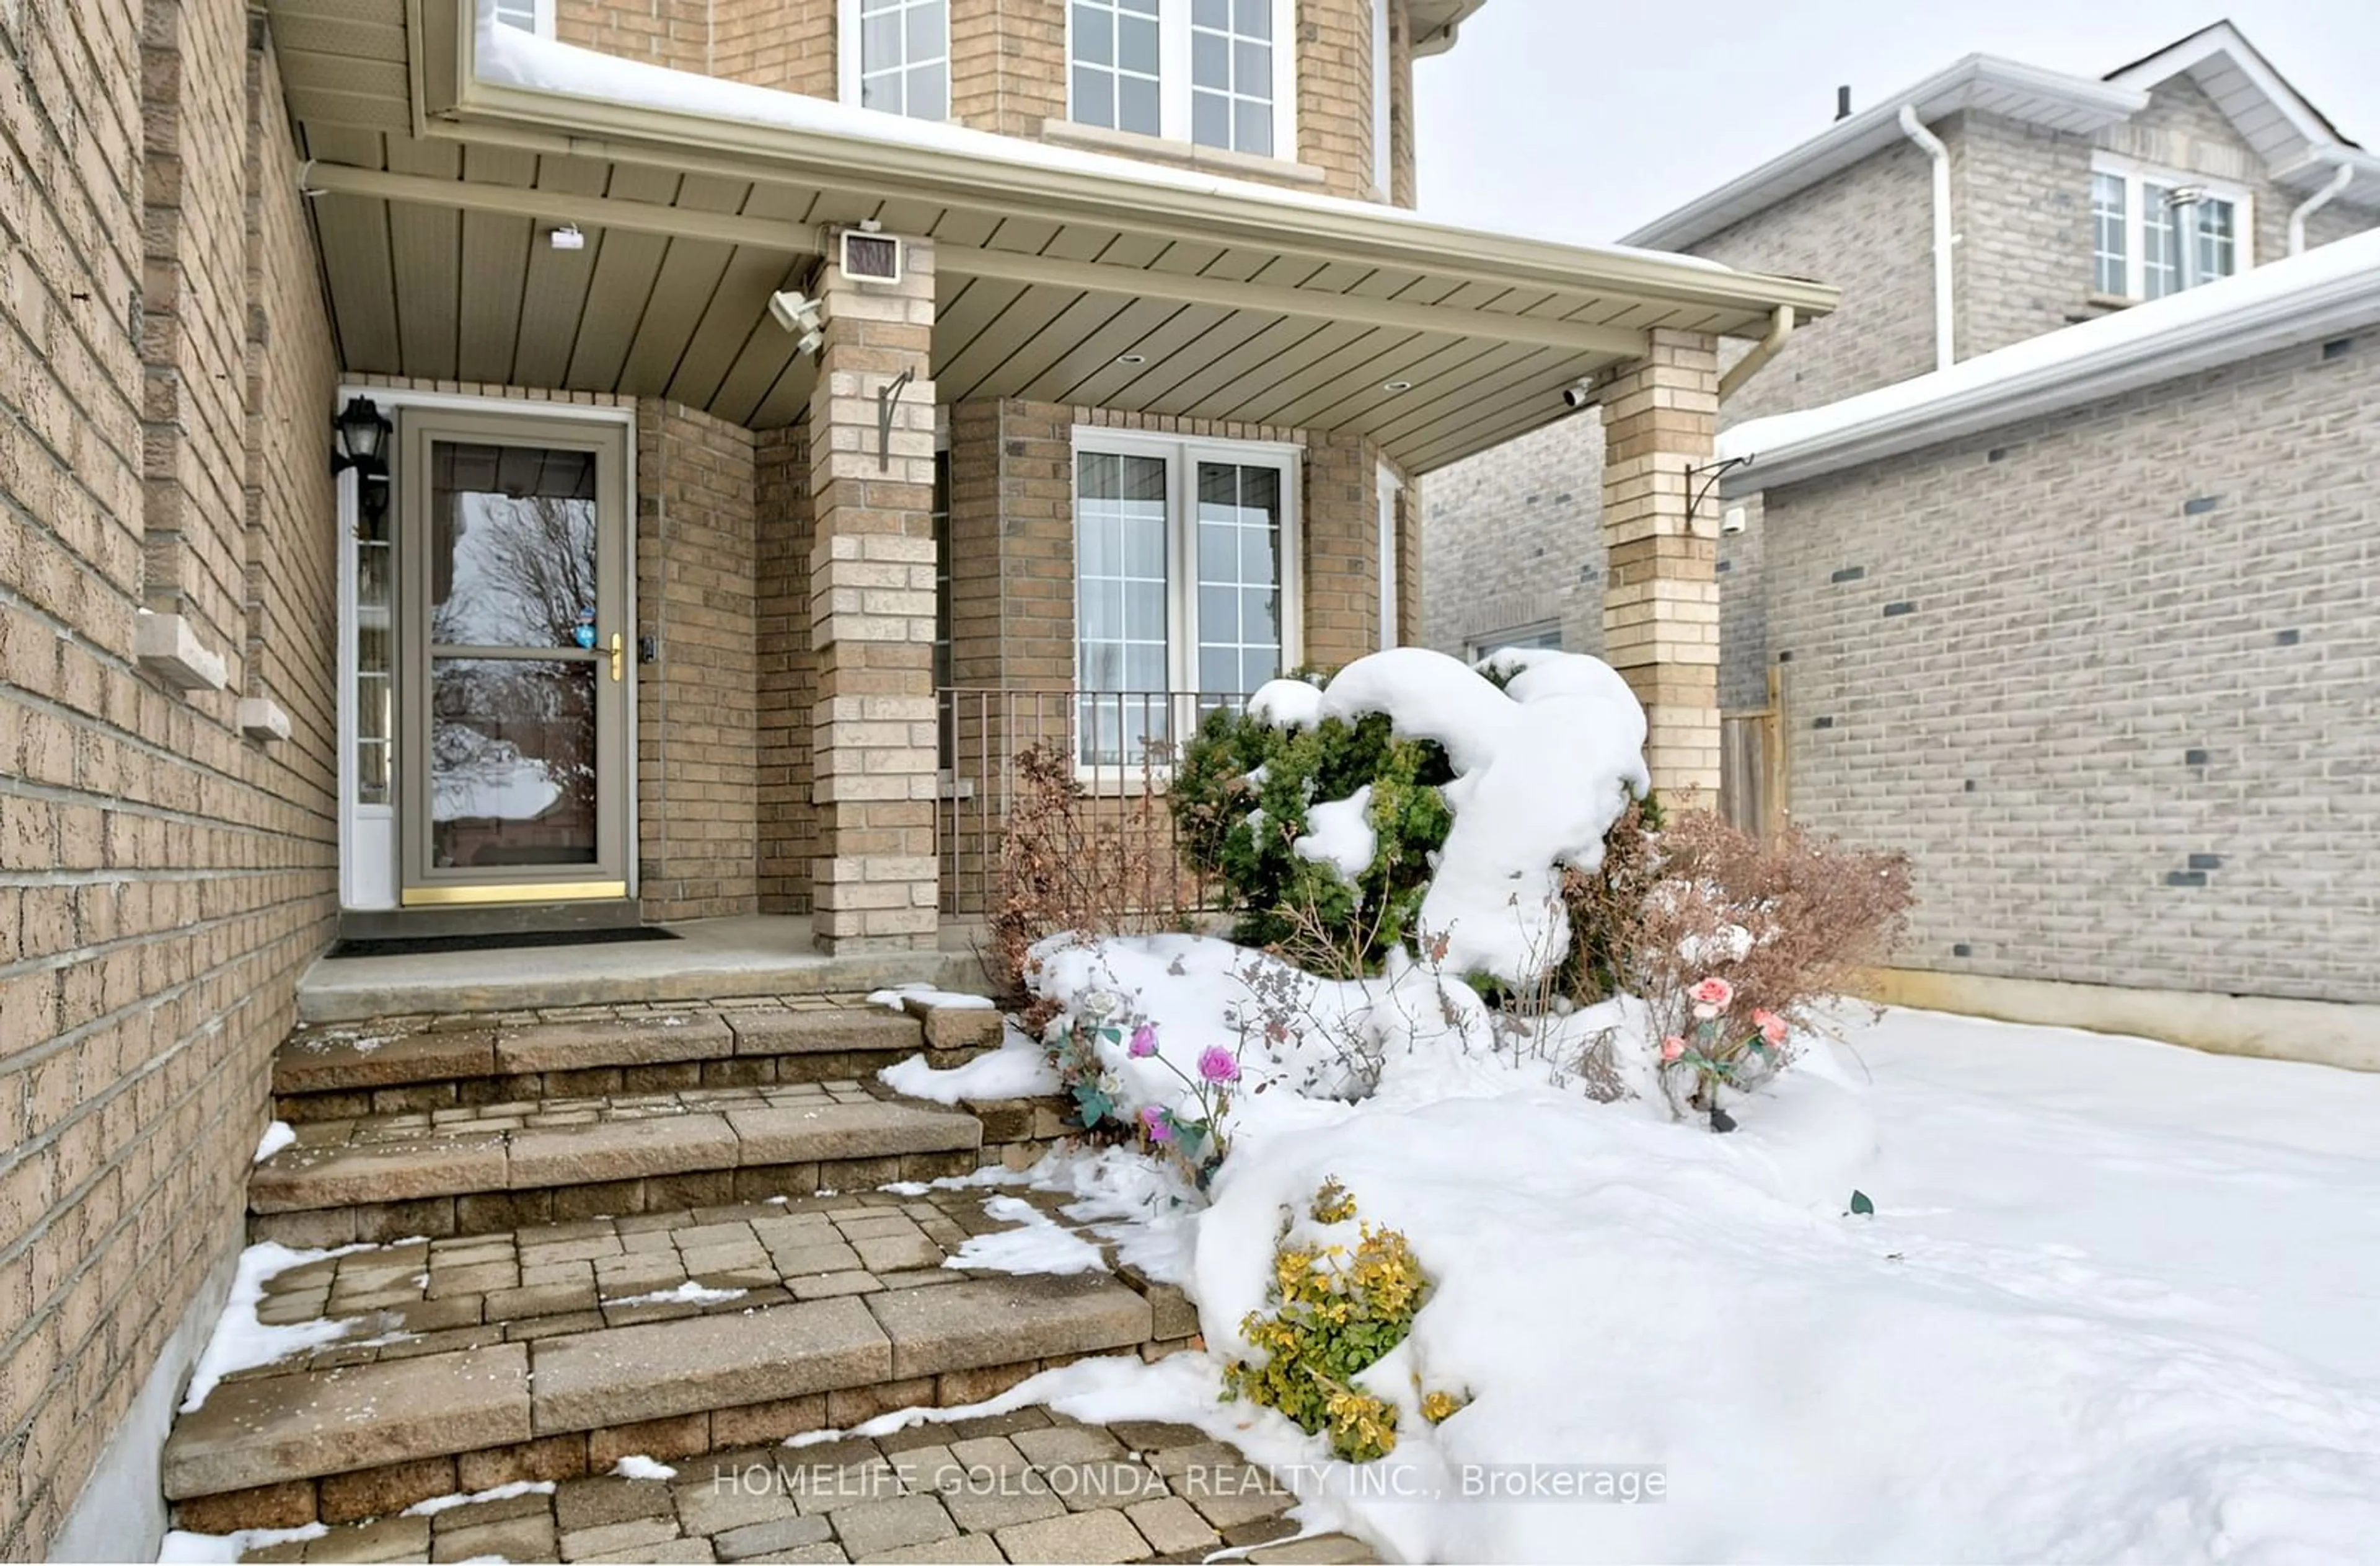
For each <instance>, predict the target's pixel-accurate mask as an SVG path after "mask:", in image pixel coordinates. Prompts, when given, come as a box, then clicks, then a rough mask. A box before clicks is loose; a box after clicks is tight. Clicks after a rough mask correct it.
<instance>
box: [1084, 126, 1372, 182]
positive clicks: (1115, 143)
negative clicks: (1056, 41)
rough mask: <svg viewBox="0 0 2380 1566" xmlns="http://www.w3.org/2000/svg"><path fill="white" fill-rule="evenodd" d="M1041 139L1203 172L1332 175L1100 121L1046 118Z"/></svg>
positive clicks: (1298, 177) (1302, 178) (1306, 177)
mask: <svg viewBox="0 0 2380 1566" xmlns="http://www.w3.org/2000/svg"><path fill="white" fill-rule="evenodd" d="M1041 140H1044V141H1054V142H1057V143H1058V144H1059V145H1060V146H1063V147H1080V148H1082V149H1083V150H1084V151H1086V152H1113V153H1115V154H1117V155H1118V156H1121V157H1127V158H1147V160H1149V161H1150V162H1152V163H1160V164H1173V165H1174V166H1176V167H1178V168H1195V169H1197V170H1198V171H1200V172H1201V173H1204V174H1221V175H1230V176H1234V177H1242V178H1247V177H1253V178H1257V179H1285V180H1290V181H1293V182H1294V183H1296V184H1299V185H1320V184H1322V183H1323V182H1324V181H1325V180H1326V179H1328V178H1329V177H1330V176H1328V175H1326V174H1324V173H1323V172H1322V170H1320V169H1318V168H1317V167H1315V166H1314V165H1313V164H1301V163H1293V162H1291V161H1290V160H1289V159H1287V158H1260V157H1257V155H1256V154H1254V153H1253V152H1230V151H1227V150H1225V149H1224V148H1221V147H1201V146H1200V145H1198V144H1197V143H1196V142H1195V141H1176V140H1172V139H1171V138H1169V137H1164V136H1143V135H1142V134H1141V133H1140V132H1138V131H1136V130H1110V129H1109V128H1107V127H1105V126H1100V125H1077V124H1075V122H1074V121H1072V120H1062V119H1046V120H1043V121H1042V122H1041Z"/></svg>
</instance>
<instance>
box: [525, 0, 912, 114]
mask: <svg viewBox="0 0 2380 1566" xmlns="http://www.w3.org/2000/svg"><path fill="white" fill-rule="evenodd" d="M537 3H538V5H539V6H540V7H548V6H552V5H553V0H537ZM859 7H860V0H835V14H834V54H835V95H836V97H837V99H838V100H839V101H840V102H842V103H846V104H848V105H850V106H851V107H852V108H855V109H856V108H859V107H861V103H860V99H861V96H862V93H861V91H860V78H861V77H862V76H863V75H864V74H865V71H864V69H863V62H862V61H861V59H860V57H859V14H860V13H859ZM942 62H943V63H942V100H943V101H942V108H943V111H944V112H943V116H942V123H948V121H949V120H950V118H951V115H950V113H949V110H950V107H951V105H952V104H953V103H957V102H958V83H957V81H956V80H955V79H953V72H952V67H953V63H954V62H953V60H952V58H951V8H950V6H948V5H944V6H943V7H942ZM904 68H906V67H904ZM901 117H902V118H904V119H924V118H925V117H926V116H925V115H902V116H901ZM929 123H933V122H929Z"/></svg>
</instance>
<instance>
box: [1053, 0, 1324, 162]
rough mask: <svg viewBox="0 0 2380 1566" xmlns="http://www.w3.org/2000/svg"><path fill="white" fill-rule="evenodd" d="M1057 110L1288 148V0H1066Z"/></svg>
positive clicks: (1270, 154) (1292, 40) (1293, 99)
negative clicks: (1062, 105) (1062, 84)
mask: <svg viewBox="0 0 2380 1566" xmlns="http://www.w3.org/2000/svg"><path fill="white" fill-rule="evenodd" d="M1066 103H1067V109H1066V114H1067V117H1068V118H1069V119H1072V120H1073V121H1074V122H1075V123H1076V124H1077V125H1095V126H1100V127H1105V128H1107V129H1110V130H1129V131H1135V132H1137V133H1138V134H1140V135H1143V136H1161V137H1164V138H1167V139H1169V140H1175V141H1191V142H1196V144H1198V145H1199V146H1202V147H1220V148H1223V149H1225V150H1227V151H1230V152H1246V153H1250V154H1252V155H1254V156H1257V157H1266V158H1295V157H1296V156H1297V131H1296V103H1297V60H1296V5H1295V0H1067V6H1066Z"/></svg>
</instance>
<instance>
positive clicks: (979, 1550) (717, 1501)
mask: <svg viewBox="0 0 2380 1566" xmlns="http://www.w3.org/2000/svg"><path fill="white" fill-rule="evenodd" d="M669 1466H671V1467H672V1468H674V1470H675V1472H674V1475H673V1476H672V1477H670V1478H668V1479H660V1478H644V1479H631V1478H624V1477H620V1476H617V1475H605V1476H603V1477H600V1478H586V1479H569V1480H565V1481H563V1482H562V1483H561V1484H559V1485H557V1486H555V1487H553V1489H552V1490H551V1492H550V1493H532V1494H528V1495H519V1496H513V1497H509V1498H505V1499H492V1500H483V1501H475V1502H470V1503H468V1504H462V1505H453V1506H447V1507H444V1508H443V1509H441V1510H437V1511H433V1512H431V1514H429V1515H426V1516H425V1515H419V1514H415V1515H398V1516H394V1517H384V1518H379V1519H376V1520H373V1521H370V1522H364V1523H353V1524H343V1525H341V1526H338V1527H334V1528H332V1529H330V1530H329V1531H328V1532H327V1533H325V1534H323V1535H322V1536H321V1537H319V1538H315V1539H312V1540H307V1541H298V1542H294V1543H285V1544H279V1545H273V1546H269V1547H266V1548H261V1549H255V1550H251V1551H249V1553H248V1554H247V1555H246V1556H244V1557H243V1558H242V1559H243V1560H260V1561H262V1560H272V1561H393V1560H439V1561H460V1560H473V1559H483V1558H487V1557H493V1556H502V1557H504V1558H505V1559H508V1560H565V1561H581V1560H587V1561H604V1560H676V1561H710V1560H721V1561H744V1560H751V1561H771V1560H786V1561H829V1562H832V1561H845V1560H849V1561H873V1560H881V1561H951V1562H965V1561H990V1562H997V1561H1053V1562H1056V1561H1085V1562H1097V1561H1118V1562H1121V1561H1143V1560H1147V1561H1194V1560H1204V1559H1205V1558H1206V1557H1207V1555H1208V1554H1209V1553H1211V1552H1213V1551H1215V1550H1218V1549H1223V1548H1231V1547H1242V1548H1246V1547H1254V1548H1251V1549H1250V1550H1249V1553H1248V1555H1247V1557H1246V1559H1248V1560H1254V1561H1256V1562H1257V1566H1270V1563H1273V1562H1290V1561H1305V1562H1334V1561H1344V1562H1365V1561H1371V1560H1377V1559H1378V1558H1377V1557H1376V1556H1374V1555H1373V1554H1372V1553H1371V1552H1370V1551H1369V1550H1368V1549H1367V1548H1366V1547H1365V1546H1364V1545H1363V1544H1362V1543H1361V1541H1359V1540H1355V1539H1352V1538H1348V1537H1346V1536H1343V1535H1330V1536H1317V1537H1311V1538H1302V1539H1296V1540H1295V1541H1294V1542H1293V1543H1281V1542H1278V1541H1281V1540H1285V1539H1289V1538H1291V1537H1292V1536H1293V1535H1294V1534H1295V1533H1296V1531H1297V1529H1296V1524H1293V1522H1291V1521H1290V1520H1289V1519H1288V1518H1286V1517H1284V1516H1283V1515H1282V1513H1283V1512H1284V1511H1287V1509H1288V1508H1289V1507H1290V1505H1291V1504H1292V1503H1293V1499H1294V1498H1293V1497H1292V1496H1291V1495H1290V1494H1289V1493H1288V1492H1287V1491H1286V1490H1284V1489H1282V1488H1281V1487H1279V1486H1278V1485H1276V1484H1274V1483H1273V1481H1272V1480H1271V1478H1270V1476H1269V1475H1267V1474H1266V1473H1265V1472H1264V1471H1263V1470H1262V1469H1260V1468H1257V1467H1254V1466H1251V1465H1250V1464H1249V1463H1247V1462H1246V1461H1245V1459H1244V1458H1243V1457H1242V1456H1241V1455H1240V1453H1239V1452H1237V1451H1234V1450H1233V1449H1232V1448H1231V1447H1229V1446H1226V1445H1223V1444H1221V1443H1220V1442H1216V1441H1213V1440H1209V1439H1208V1438H1207V1437H1206V1436H1204V1435H1203V1434H1201V1433H1200V1432H1199V1431H1197V1430H1196V1429H1194V1428H1192V1427H1191V1426H1186V1425H1161V1424H1139V1423H1119V1424H1116V1425H1113V1426H1105V1427H1101V1426H1087V1425H1083V1424H1080V1423H1077V1422H1075V1421H1074V1420H1070V1419H1065V1418H1062V1417H1057V1416H1053V1415H1051V1414H1049V1413H1047V1412H1046V1411H1044V1410H1041V1409H1036V1408H1027V1409H1020V1410H1017V1411H1016V1412H1014V1413H1012V1414H999V1415H995V1416H991V1417H987V1418H973V1419H962V1420H957V1421H954V1422H951V1423H947V1424H934V1425H923V1426H913V1427H911V1428H909V1429H906V1430H903V1431H900V1432H897V1433H896V1434H893V1435H891V1436H885V1437H882V1438H880V1439H876V1440H872V1441H871V1440H865V1439H856V1438H847V1439H841V1440H836V1441H831V1442H822V1443H819V1444H816V1445H812V1446H808V1447H774V1446H772V1447H763V1448H758V1449H755V1450H752V1451H740V1452H725V1453H717V1454H714V1455H711V1456H708V1457H701V1458H680V1459H674V1460H673V1461H672V1463H670V1464H669Z"/></svg>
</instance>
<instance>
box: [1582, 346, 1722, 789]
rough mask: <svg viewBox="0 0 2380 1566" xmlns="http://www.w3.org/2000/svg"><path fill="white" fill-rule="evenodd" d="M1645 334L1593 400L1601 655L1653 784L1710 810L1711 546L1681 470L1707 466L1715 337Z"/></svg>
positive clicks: (1712, 434)
mask: <svg viewBox="0 0 2380 1566" xmlns="http://www.w3.org/2000/svg"><path fill="white" fill-rule="evenodd" d="M1650 337H1651V342H1650V345H1649V348H1648V351H1647V353H1646V354H1645V358H1641V359H1637V360H1635V361H1633V363H1631V364H1628V365H1625V366H1622V367H1621V370H1620V371H1619V373H1618V374H1617V376H1616V377H1615V378H1613V379H1612V380H1611V381H1610V382H1609V384H1608V387H1607V390H1606V391H1605V394H1604V400H1603V438H1604V458H1603V543H1604V549H1605V551H1606V552H1607V553H1608V555H1609V567H1610V569H1609V573H1608V575H1607V577H1606V578H1605V587H1604V593H1603V643H1604V653H1603V656H1604V657H1605V658H1606V659H1608V660H1609V662H1610V663H1611V666H1612V667H1613V668H1615V669H1617V670H1619V671H1620V673H1621V676H1622V677H1623V678H1625V679H1626V680H1627V682H1628V685H1629V687H1630V688H1631V689H1633V691H1635V693H1636V698H1637V699H1638V700H1639V701H1641V702H1643V703H1644V704H1645V719H1646V722H1647V728H1648V732H1647V734H1646V736H1645V761H1646V764H1647V765H1648V766H1649V767H1650V768H1651V769H1652V773H1653V786H1654V787H1655V788H1656V789H1658V790H1659V791H1660V792H1661V793H1663V794H1664V795H1671V796H1673V797H1676V796H1682V795H1684V794H1685V793H1687V792H1688V791H1689V790H1691V791H1694V792H1695V793H1697V794H1698V795H1700V803H1701V804H1703V805H1704V806H1706V807H1716V806H1717V804H1718V768H1719V722H1718V572H1717V564H1718V540H1717V538H1715V537H1704V536H1701V535H1699V534H1697V532H1696V531H1695V528H1694V524H1693V518H1691V517H1690V516H1687V514H1686V499H1687V493H1688V489H1687V477H1686V469H1687V468H1689V467H1697V466H1701V465H1704V464H1706V463H1708V462H1709V461H1710V458H1711V443H1712V442H1713V440H1714V439H1715V438H1716V436H1717V434H1718V339H1717V338H1716V337H1713V336H1711V335H1709V334H1706V333H1700V332H1672V331H1666V330H1657V331H1655V332H1653V333H1652V334H1650ZM1697 487H1699V483H1698V484H1697ZM1706 531H1715V529H1706Z"/></svg>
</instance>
